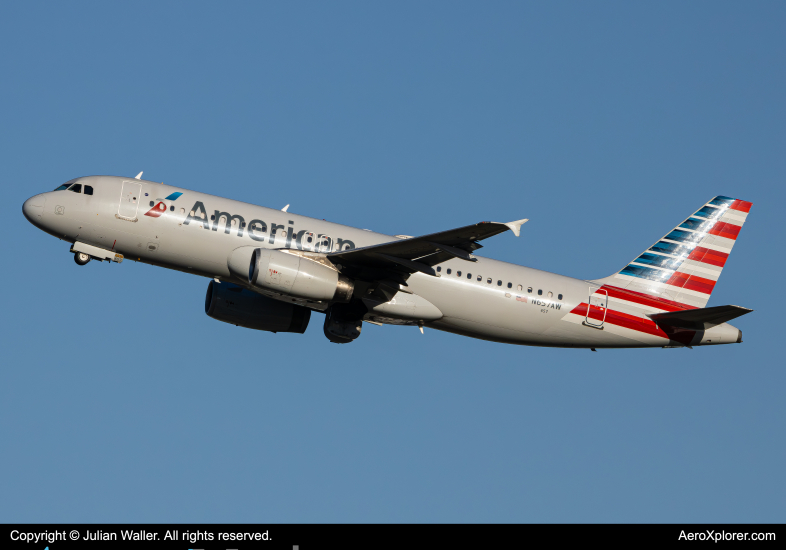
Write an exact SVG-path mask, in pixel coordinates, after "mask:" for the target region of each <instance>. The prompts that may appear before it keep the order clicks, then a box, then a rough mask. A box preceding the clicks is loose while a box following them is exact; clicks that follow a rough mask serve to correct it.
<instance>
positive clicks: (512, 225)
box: [502, 219, 529, 237]
mask: <svg viewBox="0 0 786 550" xmlns="http://www.w3.org/2000/svg"><path fill="white" fill-rule="evenodd" d="M528 221H529V219H524V220H518V221H515V222H508V223H503V224H502V225H507V226H508V229H510V230H511V231H513V234H514V235H516V236H517V237H518V236H519V234H520V233H521V226H522V225H524V224H525V223H527V222H528Z"/></svg>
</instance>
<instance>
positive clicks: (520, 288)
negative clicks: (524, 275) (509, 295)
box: [516, 285, 524, 290]
mask: <svg viewBox="0 0 786 550" xmlns="http://www.w3.org/2000/svg"><path fill="white" fill-rule="evenodd" d="M516 288H517V289H518V290H523V289H524V287H523V286H521V285H519V286H517V287H516Z"/></svg>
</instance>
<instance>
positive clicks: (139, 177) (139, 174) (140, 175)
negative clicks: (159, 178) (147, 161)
mask: <svg viewBox="0 0 786 550" xmlns="http://www.w3.org/2000/svg"><path fill="white" fill-rule="evenodd" d="M144 173H145V172H144V170H143V171H142V172H139V173H138V174H137V175H136V177H135V178H134V179H135V180H141V179H142V174H144Z"/></svg>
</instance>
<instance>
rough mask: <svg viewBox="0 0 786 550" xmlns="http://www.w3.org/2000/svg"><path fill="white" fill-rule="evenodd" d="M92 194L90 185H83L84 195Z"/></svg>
mask: <svg viewBox="0 0 786 550" xmlns="http://www.w3.org/2000/svg"><path fill="white" fill-rule="evenodd" d="M92 194H93V188H92V187H90V186H89V185H85V195H92Z"/></svg>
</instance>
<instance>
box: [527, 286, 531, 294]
mask: <svg viewBox="0 0 786 550" xmlns="http://www.w3.org/2000/svg"><path fill="white" fill-rule="evenodd" d="M527 292H529V293H530V294H532V287H531V286H528V287H527Z"/></svg>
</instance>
